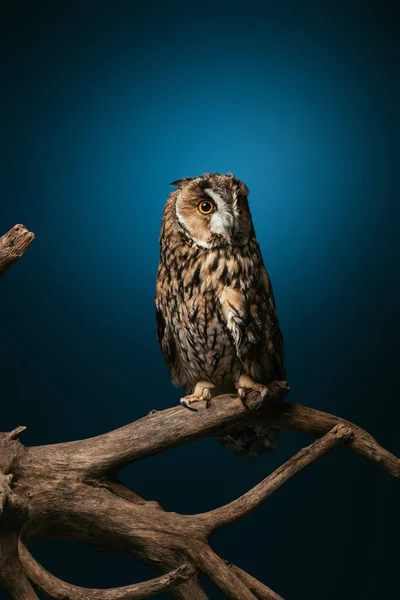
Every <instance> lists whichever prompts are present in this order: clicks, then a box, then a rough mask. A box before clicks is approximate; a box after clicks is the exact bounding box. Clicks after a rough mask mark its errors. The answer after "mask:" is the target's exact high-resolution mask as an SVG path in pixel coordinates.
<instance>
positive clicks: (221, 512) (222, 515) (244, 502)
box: [198, 424, 352, 531]
mask: <svg viewBox="0 0 400 600" xmlns="http://www.w3.org/2000/svg"><path fill="white" fill-rule="evenodd" d="M351 435H352V430H351V429H350V428H349V427H346V426H345V425H342V424H339V425H336V426H335V427H334V428H333V429H332V430H331V431H329V432H328V433H327V434H326V435H324V436H323V437H322V438H321V439H320V440H317V441H315V442H314V443H312V444H311V445H310V446H307V447H306V448H303V450H300V452H298V453H297V454H296V455H295V456H293V457H292V458H291V459H289V460H288V461H287V462H286V463H285V464H283V465H282V466H281V467H279V468H278V469H276V471H274V472H273V473H272V474H271V475H269V476H268V477H267V478H266V479H264V480H263V481H261V483H259V484H258V485H256V486H255V487H253V488H252V489H251V490H249V491H248V492H246V494H243V496H240V498H237V499H236V500H234V501H233V502H230V503H229V504H225V506H221V507H220V508H216V509H215V510H211V511H209V512H207V513H203V514H202V515H198V516H199V517H201V518H202V519H203V520H204V521H205V522H206V523H207V524H208V525H209V527H210V531H214V530H215V529H219V528H220V527H224V526H225V525H229V524H231V523H234V522H235V521H237V520H239V519H241V518H242V517H244V516H245V515H247V514H249V513H250V512H252V511H253V510H254V509H255V508H257V506H259V505H260V504H261V503H262V502H264V500H266V499H267V498H269V497H270V496H272V494H274V493H275V492H276V491H277V490H278V489H279V488H280V487H282V486H283V485H284V484H285V483H286V482H287V481H288V480H289V479H291V478H292V477H293V476H294V475H296V473H298V472H299V471H301V470H302V469H304V468H305V467H307V466H308V465H310V464H311V463H313V462H314V461H316V460H317V459H318V458H320V457H321V456H324V455H325V454H327V453H328V452H330V451H331V450H333V448H335V446H337V445H338V444H340V443H341V442H345V441H347V440H349V439H350V438H351Z"/></svg>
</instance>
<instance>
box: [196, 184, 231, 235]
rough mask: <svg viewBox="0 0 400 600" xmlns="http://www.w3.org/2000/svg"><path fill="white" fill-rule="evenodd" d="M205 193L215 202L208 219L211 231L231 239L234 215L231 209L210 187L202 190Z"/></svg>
mask: <svg viewBox="0 0 400 600" xmlns="http://www.w3.org/2000/svg"><path fill="white" fill-rule="evenodd" d="M204 193H205V195H207V196H209V197H210V198H211V199H212V200H213V202H214V203H215V210H214V211H213V213H212V216H211V219H210V230H211V232H212V233H216V234H218V235H222V236H224V237H226V238H227V239H231V238H232V237H233V235H234V230H235V217H234V215H233V212H232V209H230V208H229V206H228V204H227V203H226V202H225V200H223V199H222V198H221V197H220V196H219V195H218V194H216V193H215V192H214V191H213V190H211V189H206V190H205V191H204Z"/></svg>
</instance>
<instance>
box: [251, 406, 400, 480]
mask: <svg viewBox="0 0 400 600" xmlns="http://www.w3.org/2000/svg"><path fill="white" fill-rule="evenodd" d="M260 419H262V420H264V421H265V422H266V423H268V424H269V425H272V426H274V427H278V428H281V429H291V430H293V431H300V432H303V433H310V434H312V435H315V436H317V437H321V436H322V435H324V434H325V433H326V432H327V431H329V430H330V429H332V427H334V426H335V425H338V424H339V423H343V425H346V426H348V427H351V429H352V432H353V436H352V439H351V441H350V442H349V444H347V447H348V448H350V449H351V450H354V452H357V454H360V455H361V456H364V457H365V458H367V459H368V460H371V461H372V462H374V463H376V464H377V465H379V466H380V467H382V468H383V469H385V471H387V472H388V473H390V474H391V475H393V476H394V477H400V460H399V459H398V458H397V457H396V456H394V455H393V454H391V453H390V452H389V451H388V450H386V449H385V448H382V446H380V445H379V444H378V442H377V441H376V440H375V439H374V438H373V437H372V435H371V434H370V433H368V432H367V431H365V430H364V429H361V427H358V426H357V425H355V424H354V423H351V422H350V421H347V420H346V419H342V418H341V417H336V416H335V415H331V414H329V413H325V412H321V411H320V410H315V409H314V408H309V407H308V406H303V405H302V404H297V403H286V402H285V403H282V404H280V405H275V406H273V407H271V408H270V409H268V411H265V413H264V414H263V415H260ZM258 422H260V421H258Z"/></svg>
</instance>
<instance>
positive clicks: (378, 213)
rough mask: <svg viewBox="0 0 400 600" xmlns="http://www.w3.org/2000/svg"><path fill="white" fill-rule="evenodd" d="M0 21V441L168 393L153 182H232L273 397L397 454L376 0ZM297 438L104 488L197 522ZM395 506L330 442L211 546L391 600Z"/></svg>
mask: <svg viewBox="0 0 400 600" xmlns="http://www.w3.org/2000/svg"><path fill="white" fill-rule="evenodd" d="M393 5H394V4H393ZM3 10H4V9H3ZM1 28H2V34H1V97H0V104H1V162H0V170H1V190H2V191H1V200H0V202H1V206H0V223H1V230H2V233H3V232H5V231H7V230H8V229H9V228H10V227H12V226H13V225H14V224H15V223H19V222H21V223H24V224H25V225H26V226H27V227H28V228H29V229H31V230H32V231H34V232H35V233H36V240H35V242H34V244H33V245H32V247H31V248H30V249H29V250H28V252H27V253H26V255H25V256H24V257H23V258H22V260H21V261H20V263H19V264H17V265H16V266H15V267H13V269H12V270H11V271H10V272H9V273H8V274H7V276H6V278H5V279H4V280H3V281H2V283H1V312H0V315H1V316H0V319H1V352H2V358H1V361H2V362H1V369H2V371H1V395H2V404H1V408H2V410H1V429H2V430H9V429H11V428H14V427H15V426H17V425H19V424H25V425H27V426H28V429H27V431H26V432H25V433H24V434H23V438H22V441H23V442H24V443H25V444H27V445H36V444H45V443H51V442H58V441H64V440H72V439H79V438H82V437H89V436H94V435H97V434H100V433H102V432H105V431H108V430H110V429H113V428H116V427H119V426H121V425H123V424H125V423H127V422H130V421H132V420H134V419H137V418H139V417H141V416H143V415H145V414H147V413H148V412H149V411H150V410H151V409H152V408H156V409H163V408H167V407H169V406H172V405H175V404H176V403H177V402H178V400H179V397H180V391H179V390H175V389H174V388H173V387H172V385H171V383H170V381H169V378H168V373H167V370H166V367H165V365H164V362H163V359H162V356H161V353H160V351H159V348H158V344H157V341H156V332H155V315H154V309H153V295H154V286H155V275H156V269H157V262H158V253H159V249H158V233H159V227H160V222H161V215H162V210H163V205H164V202H165V200H166V197H167V195H168V193H169V192H170V191H171V189H172V188H171V187H170V186H169V182H170V181H173V180H174V179H177V178H180V177H185V176H194V175H199V174H201V173H204V172H206V171H219V172H226V171H232V172H233V173H234V174H235V175H236V176H237V177H239V178H240V179H242V180H243V181H245V182H246V184H247V185H248V186H249V188H250V190H251V196H250V201H251V209H252V214H253V218H254V223H255V227H256V231H257V235H258V238H259V241H260V244H261V247H262V251H263V255H264V259H265V263H266V266H267V268H268V270H269V272H270V275H271V278H272V282H273V286H274V290H275V295H276V301H277V306H278V312H279V317H280V321H281V326H282V329H283V332H284V336H285V343H286V364H287V373H288V379H289V381H290V384H291V387H292V392H291V394H290V400H291V401H296V402H302V403H304V404H308V405H309V406H312V407H315V408H318V409H321V410H325V411H327V412H332V413H336V414H339V415H341V416H343V417H346V418H348V419H350V420H352V421H354V422H356V423H358V424H359V425H360V426H362V427H365V428H366V429H367V430H369V431H370V432H371V433H372V434H373V435H374V436H376V437H377V439H378V440H379V441H380V442H381V443H382V444H383V445H384V446H385V447H387V448H388V449H389V450H391V451H392V452H397V453H399V451H400V447H399V439H398V429H399V428H398V423H399V407H398V406H399V405H398V391H397V387H398V386H397V384H396V375H397V374H398V372H399V369H398V359H399V353H398V346H397V344H398V342H399V327H398V325H399V321H398V306H399V241H398V238H399V235H398V223H397V209H396V207H395V204H396V202H398V198H399V182H398V179H397V177H398V165H399V151H398V141H399V112H398V106H399V100H400V97H399V93H398V91H399V90H398V85H397V84H398V73H399V63H398V55H399V54H398V51H399V45H398V41H397V40H398V29H399V28H398V21H397V16H396V14H395V13H394V10H393V9H392V8H391V5H390V4H389V3H386V2H375V3H365V2H359V3H357V4H355V3H353V2H346V3H344V4H343V5H341V4H340V3H337V2H336V3H334V2H331V3H323V2H322V3H321V2H305V3H295V2H267V1H265V2H256V1H253V0H247V1H246V2H243V3H237V2H234V1H231V2H217V3H211V2H202V3H181V4H178V3H176V2H163V3H149V4H147V5H145V4H144V3H143V4H142V5H140V4H136V3H135V2H133V1H132V2H129V1H126V2H124V1H117V2H102V1H97V2H91V1H86V2H75V1H71V2H55V1H54V0H53V1H48V2H45V1H42V0H37V1H36V2H34V3H32V2H26V3H24V2H18V3H12V4H10V6H9V7H8V9H7V12H6V13H3V16H2V19H1ZM193 418H195V417H193ZM311 441H312V438H311V436H306V435H300V434H295V433H285V434H284V435H283V436H282V438H281V441H280V445H279V448H278V450H277V451H276V452H275V453H274V454H272V455H268V456H263V457H260V458H259V459H258V460H257V461H256V463H254V464H246V463H245V462H242V461H241V460H240V459H238V458H237V457H235V456H233V455H231V454H229V453H228V452H227V451H226V450H224V449H222V448H221V447H220V446H218V444H217V443H216V442H215V441H214V440H205V441H202V442H198V443H195V444H192V445H187V446H185V447H184V448H179V449H176V450H173V451H170V452H167V453H164V454H163V455H160V456H156V457H154V458H151V459H147V460H144V461H142V462H140V463H138V464H134V465H131V466H130V467H128V468H126V469H124V471H123V472H122V479H123V480H124V481H125V482H126V483H127V484H129V485H130V486H131V487H132V488H133V489H134V490H136V491H137V492H138V493H140V494H142V495H143V496H144V497H145V498H148V499H155V500H158V501H159V502H160V503H161V504H162V506H163V507H164V508H165V509H167V510H173V511H177V512H184V513H195V512H201V511H205V510H207V509H211V508H213V507H216V506H218V505H221V504H223V503H225V502H228V501H230V500H232V499H234V498H235V497H237V496H239V495H240V494H242V493H244V492H245V491H246V490H247V489H249V488H250V487H251V486H252V485H255V484H256V483H257V482H259V481H260V480H261V479H262V478H263V477H265V476H266V475H268V473H270V472H271V471H272V470H273V469H275V468H276V467H277V466H278V465H280V464H281V463H282V462H284V461H285V460H286V459H288V458H289V457H290V456H291V455H292V454H293V453H294V452H296V451H297V450H298V449H300V448H301V447H303V446H304V445H306V444H308V443H310V442H311ZM133 443H134V440H133ZM398 503H399V497H398V486H396V482H395V481H394V480H393V479H392V478H391V477H390V476H389V475H388V474H386V473H385V472H383V471H382V470H380V469H379V468H378V467H377V466H375V465H373V464H371V463H368V462H367V461H365V460H363V459H361V458H360V457H359V456H356V455H354V454H352V453H351V452H348V451H346V450H345V449H342V448H340V449H337V450H335V452H334V453H333V454H332V455H330V456H329V457H326V458H324V459H323V460H321V461H320V462H319V463H318V464H315V465H313V466H312V467H310V468H309V470H308V471H305V472H303V473H301V474H300V475H298V476H297V477H296V479H295V480H293V481H291V482H290V483H288V484H287V485H286V487H285V488H284V489H282V490H280V491H279V493H278V494H277V495H276V496H274V497H273V498H272V499H271V500H270V501H269V502H268V503H267V504H266V505H265V506H262V507H260V508H259V509H258V510H257V511H256V512H255V513H254V514H252V515H251V516H249V517H248V518H247V519H245V520H244V521H243V522H240V523H239V524H237V525H236V526H233V527H231V528H229V529H227V530H226V531H222V532H221V533H220V534H218V535H217V536H216V537H215V538H214V540H213V544H214V547H215V549H216V550H217V551H218V552H220V553H221V554H222V555H223V556H224V557H225V558H228V559H230V560H232V561H233V562H234V563H237V564H238V565H240V566H241V567H242V568H244V569H246V570H248V571H250V572H251V573H252V574H253V575H255V576H256V577H259V578H260V579H261V580H263V581H265V582H266V583H267V584H268V585H270V586H271V587H272V588H273V589H276V590H277V591H278V592H279V593H280V594H282V595H283V596H284V597H285V598H287V599H289V598H291V599H293V600H294V599H297V600H300V599H301V600H302V599H307V600H320V599H321V598H324V599H325V600H333V599H337V598H342V599H343V600H345V599H350V598H352V599H354V598H357V599H360V600H361V599H363V600H369V599H371V600H372V599H373V598H374V599H375V598H390V597H394V589H395V582H396V581H397V566H398V565H397V560H396V548H397V549H398V536H399V533H400V532H399V529H398ZM396 521H397V523H396ZM32 551H33V552H34V554H35V556H36V557H37V558H38V559H39V560H40V561H41V562H42V563H43V564H44V565H45V566H46V568H47V569H48V570H50V571H51V572H53V573H54V574H56V575H58V576H59V577H61V578H64V579H66V580H68V581H70V582H72V583H75V584H77V585H82V586H93V587H103V586H104V587H105V586H117V585H125V584H128V583H131V582H134V581H140V580H141V579H146V578H148V577H151V576H152V573H151V572H150V571H149V570H147V569H146V568H145V567H143V566H141V565H140V564H139V563H136V562H134V561H132V559H130V558H128V557H125V556H111V557H110V556H106V555H101V554H97V553H95V552H94V551H92V550H90V549H88V548H86V547H82V546H80V545H79V544H77V543H73V542H60V541H48V542H42V543H37V544H34V545H33V546H32ZM397 558H398V557H397ZM206 585H207V584H206ZM207 591H208V593H209V597H210V598H211V599H214V598H215V599H218V598H222V595H221V594H220V593H219V592H218V591H217V590H215V589H214V588H213V587H212V586H211V585H209V586H208V588H207ZM160 597H161V596H160ZM162 597H166V596H162Z"/></svg>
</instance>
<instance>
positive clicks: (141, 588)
mask: <svg viewBox="0 0 400 600" xmlns="http://www.w3.org/2000/svg"><path fill="white" fill-rule="evenodd" d="M18 550H19V556H20V559H21V562H22V564H23V566H24V569H25V571H26V573H27V575H28V577H29V578H30V579H31V580H32V581H33V583H35V584H36V585H37V586H38V587H39V588H40V589H41V590H42V591H43V592H45V593H46V594H48V595H49V596H51V597H52V598H54V599H55V600H132V599H134V598H135V599H137V598H148V597H149V596H154V595H155V594H159V593H160V592H163V591H166V590H168V589H169V588H171V587H173V586H176V585H179V584H181V583H183V582H184V581H187V580H188V579H190V578H191V577H192V576H193V575H194V573H195V572H196V570H195V568H194V567H193V565H191V564H185V565H182V566H180V567H178V568H177V569H174V570H173V571H170V572H169V573H166V574H165V575H161V576H160V577H156V578H155V579H150V580H149V581H143V582H141V583H135V584H133V585H127V586H123V587H119V588H109V589H90V588H83V587H79V586H76V585H71V584H69V583H66V582H65V581H62V580H61V579H58V577H55V576H54V575H51V574H50V573H49V572H48V571H46V569H45V568H44V567H42V566H41V565H39V563H38V562H37V561H36V560H35V559H34V558H33V556H32V555H31V553H30V552H29V550H28V549H27V548H26V547H25V546H24V544H22V542H19V548H18Z"/></svg>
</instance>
